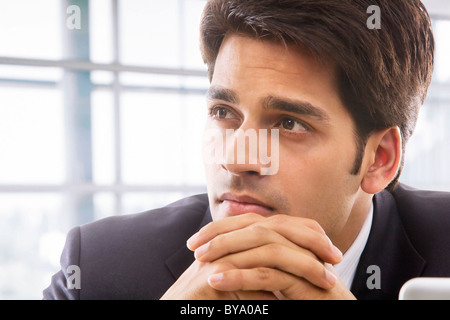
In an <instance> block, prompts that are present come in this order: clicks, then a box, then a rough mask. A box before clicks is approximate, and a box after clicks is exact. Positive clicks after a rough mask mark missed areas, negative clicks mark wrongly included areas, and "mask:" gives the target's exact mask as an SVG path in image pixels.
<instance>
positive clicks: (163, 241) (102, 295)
mask: <svg viewBox="0 0 450 320" xmlns="http://www.w3.org/2000/svg"><path fill="white" fill-rule="evenodd" d="M210 221H211V214H210V211H209V204H208V198H207V195H206V194H201V195H196V196H192V197H189V198H185V199H182V200H180V201H177V202H175V203H173V204H170V205H168V206H166V207H164V208H160V209H156V210H151V211H147V212H144V213H139V214H133V215H123V216H114V217H109V218H106V219H103V220H99V221H96V222H93V223H89V224H86V225H83V226H80V227H76V228H74V229H72V230H71V231H70V232H69V234H68V236H67V240H66V245H65V248H64V250H63V253H62V256H61V267H62V268H61V271H60V272H58V273H57V274H55V275H54V276H53V277H52V281H51V284H50V286H49V287H48V288H47V289H45V290H44V299H158V298H160V297H161V296H162V295H163V294H164V292H165V291H166V290H167V289H168V288H169V287H170V286H171V285H172V284H173V283H174V282H175V280H176V279H177V278H178V277H179V276H180V275H181V274H182V273H183V271H184V270H185V269H186V268H187V267H188V266H189V265H190V264H191V263H192V262H193V261H194V256H193V253H192V252H191V251H189V250H188V249H187V248H186V240H187V239H188V238H189V237H190V236H191V235H192V234H193V233H195V232H196V231H197V230H199V229H200V228H201V227H202V226H204V225H205V224H207V223H208V222H210ZM69 265H77V266H79V267H80V271H81V277H80V280H81V283H80V284H81V289H69V288H67V283H66V282H67V280H66V279H67V277H68V276H70V275H71V273H72V271H70V273H69V274H68V273H67V267H68V266H69ZM370 265H376V266H378V267H379V268H380V269H379V270H380V278H381V286H380V289H376V288H375V289H369V288H368V286H367V279H368V278H369V277H370V276H371V275H372V272H371V271H369V272H368V267H369V266H370ZM419 276H434V277H435V276H440V277H450V193H443V192H432V191H419V190H415V189H412V188H409V187H406V186H404V185H399V186H398V187H397V188H396V189H395V190H394V192H392V193H389V192H387V191H382V192H380V193H379V194H377V195H375V197H374V215H373V223H372V228H371V231H370V235H369V238H368V241H367V245H366V247H365V249H364V251H363V253H362V255H361V259H360V262H359V265H358V267H357V270H356V274H355V279H354V281H353V285H352V287H351V291H352V292H353V294H354V295H355V296H356V297H357V298H358V299H397V298H398V293H399V290H400V287H401V286H402V285H403V283H405V282H406V281H407V280H409V279H411V278H414V277H419Z"/></svg>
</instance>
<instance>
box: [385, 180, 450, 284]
mask: <svg viewBox="0 0 450 320" xmlns="http://www.w3.org/2000/svg"><path fill="white" fill-rule="evenodd" d="M392 195H393V197H394V199H395V201H396V205H397V210H398V213H399V216H400V219H401V221H402V224H403V226H404V228H405V231H406V232H407V234H408V237H409V239H410V241H411V242H412V244H413V245H414V247H415V248H416V250H417V251H418V252H419V253H420V254H421V255H422V256H423V257H424V258H425V260H427V270H428V271H427V272H434V274H435V275H436V274H441V273H442V274H446V275H447V274H448V268H447V267H445V269H447V270H446V271H445V270H444V271H445V272H444V271H442V270H441V269H442V268H443V266H448V265H450V258H449V255H448V253H449V252H450V245H449V244H450V232H449V230H450V193H448V192H441V191H427V190H418V189H414V188H411V187H408V186H405V185H399V186H398V187H397V188H396V189H394V191H393V192H392Z"/></svg>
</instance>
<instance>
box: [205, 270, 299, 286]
mask: <svg viewBox="0 0 450 320" xmlns="http://www.w3.org/2000/svg"><path fill="white" fill-rule="evenodd" d="M296 280H297V279H296V277H294V276H293V275H291V274H288V273H286V272H282V271H280V270H276V269H271V268H265V267H260V268H252V269H233V270H228V271H226V272H222V273H216V274H212V275H210V276H209V277H208V284H209V285H210V286H211V287H212V288H214V289H216V290H220V291H238V290H244V291H256V290H261V291H270V292H273V291H282V290H285V289H286V288H288V287H290V286H291V285H292V283H293V282H295V281H296Z"/></svg>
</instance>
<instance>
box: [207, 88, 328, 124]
mask: <svg viewBox="0 0 450 320" xmlns="http://www.w3.org/2000/svg"><path fill="white" fill-rule="evenodd" d="M206 98H207V99H209V100H223V101H226V102H230V103H233V104H239V97H238V95H237V93H236V92H235V91H233V90H231V89H227V88H224V87H221V86H211V87H210V88H209V89H208V91H207V92H206ZM261 101H262V103H261V104H262V106H263V109H265V110H279V111H284V112H289V113H294V114H297V115H301V116H308V117H311V118H315V119H317V120H320V121H324V122H329V121H330V117H329V116H328V114H327V113H326V112H325V111H323V110H322V109H320V108H318V107H316V106H314V105H313V104H311V103H310V102H308V101H301V100H292V99H286V98H280V97H276V96H272V95H269V96H267V97H265V98H263V99H262V100H261Z"/></svg>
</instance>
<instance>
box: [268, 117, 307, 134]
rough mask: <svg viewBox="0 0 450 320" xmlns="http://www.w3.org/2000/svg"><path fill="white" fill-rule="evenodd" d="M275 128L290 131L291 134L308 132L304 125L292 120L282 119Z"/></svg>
mask: <svg viewBox="0 0 450 320" xmlns="http://www.w3.org/2000/svg"><path fill="white" fill-rule="evenodd" d="M275 126H276V127H281V128H282V129H283V130H286V131H291V132H302V131H308V128H307V126H306V125H304V124H303V123H302V122H300V121H298V120H295V119H293V118H284V119H282V120H281V121H279V122H278V123H277V124H276V125H275Z"/></svg>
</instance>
